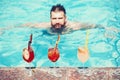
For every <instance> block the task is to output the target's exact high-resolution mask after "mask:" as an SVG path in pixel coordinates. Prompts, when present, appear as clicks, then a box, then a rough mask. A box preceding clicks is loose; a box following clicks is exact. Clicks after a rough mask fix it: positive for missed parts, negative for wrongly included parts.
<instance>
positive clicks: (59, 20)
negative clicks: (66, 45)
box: [51, 11, 66, 29]
mask: <svg viewBox="0 0 120 80" xmlns="http://www.w3.org/2000/svg"><path fill="white" fill-rule="evenodd" d="M65 23H66V16H65V14H64V12H63V11H56V12H53V11H52V12H51V25H52V27H53V28H55V29H60V28H62V27H63V26H65Z"/></svg>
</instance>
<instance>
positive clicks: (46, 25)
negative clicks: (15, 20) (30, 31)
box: [21, 22, 51, 28]
mask: <svg viewBox="0 0 120 80" xmlns="http://www.w3.org/2000/svg"><path fill="white" fill-rule="evenodd" d="M21 26H22V27H33V28H47V27H50V26H51V25H50V22H42V23H26V24H22V25H21Z"/></svg>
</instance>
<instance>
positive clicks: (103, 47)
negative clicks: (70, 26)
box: [0, 0, 120, 67]
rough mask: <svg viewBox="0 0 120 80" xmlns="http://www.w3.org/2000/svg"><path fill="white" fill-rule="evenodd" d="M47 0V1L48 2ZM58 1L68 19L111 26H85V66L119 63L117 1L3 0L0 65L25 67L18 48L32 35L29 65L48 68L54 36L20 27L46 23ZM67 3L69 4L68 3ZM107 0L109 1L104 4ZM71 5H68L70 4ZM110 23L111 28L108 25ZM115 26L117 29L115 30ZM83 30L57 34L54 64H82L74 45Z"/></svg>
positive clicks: (82, 40) (82, 39)
mask: <svg viewBox="0 0 120 80" xmlns="http://www.w3.org/2000/svg"><path fill="white" fill-rule="evenodd" d="M48 2H49V3H48ZM57 3H61V4H63V5H64V6H65V8H66V10H67V16H68V20H70V21H78V22H85V23H87V22H88V23H93V24H102V25H104V26H106V27H109V28H111V29H109V30H106V29H100V28H95V29H89V36H88V37H89V44H88V48H89V52H90V58H89V60H88V61H87V62H86V63H85V64H84V66H86V67H119V66H120V63H119V62H120V32H119V27H120V6H119V4H120V0H114V1H113V0H104V1H99V0H96V1H92V0H84V1H83V0H76V1H71V0H66V1H63V0H56V1H51V0H31V1H29V0H21V1H19V0H15V1H14V0H5V1H1V2H0V11H1V12H0V30H1V31H0V67H25V66H28V64H27V63H26V62H25V61H24V60H23V59H22V50H23V48H25V47H27V44H28V40H29V35H30V34H31V33H32V34H33V42H32V47H33V49H34V51H35V58H34V60H33V62H32V63H31V66H35V67H50V66H54V64H53V63H52V62H51V61H49V59H48V57H47V53H48V49H49V48H50V47H54V45H55V42H56V39H57V35H49V34H46V30H45V29H38V28H29V27H27V26H26V27H21V26H20V24H24V23H28V22H31V23H38V22H48V21H49V20H50V19H49V10H50V8H51V6H52V5H54V4H57ZM68 3H69V4H68ZM108 3H109V4H108ZM71 4H72V5H71ZM111 26H112V27H111ZM114 28H116V29H117V30H118V31H115V30H114ZM86 31H87V30H78V31H74V32H71V33H69V34H64V35H60V42H59V45H58V48H59V51H60V58H59V60H58V61H57V62H56V64H55V66H59V67H82V66H83V64H82V63H81V62H80V61H79V60H78V58H77V49H78V47H81V46H84V43H85V37H86Z"/></svg>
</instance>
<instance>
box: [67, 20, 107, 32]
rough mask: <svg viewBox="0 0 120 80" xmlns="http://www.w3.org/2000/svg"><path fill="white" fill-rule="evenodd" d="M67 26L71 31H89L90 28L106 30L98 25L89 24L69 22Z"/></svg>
mask: <svg viewBox="0 0 120 80" xmlns="http://www.w3.org/2000/svg"><path fill="white" fill-rule="evenodd" d="M68 26H69V27H70V28H72V29H73V30H79V29H91V28H106V27H105V26H103V25H98V24H89V23H80V22H69V23H68Z"/></svg>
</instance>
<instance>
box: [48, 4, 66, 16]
mask: <svg viewBox="0 0 120 80" xmlns="http://www.w3.org/2000/svg"><path fill="white" fill-rule="evenodd" d="M52 11H63V12H64V14H66V10H65V8H64V6H63V5H61V4H56V5H53V6H52V8H51V10H50V14H51V12H52Z"/></svg>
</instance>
